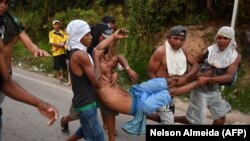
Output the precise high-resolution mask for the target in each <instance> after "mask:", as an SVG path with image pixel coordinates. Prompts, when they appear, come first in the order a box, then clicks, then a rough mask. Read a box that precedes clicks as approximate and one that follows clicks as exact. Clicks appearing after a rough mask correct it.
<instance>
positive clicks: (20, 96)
mask: <svg viewBox="0 0 250 141" xmlns="http://www.w3.org/2000/svg"><path fill="white" fill-rule="evenodd" d="M1 89H2V91H3V92H4V93H5V95H7V96H8V97H10V98H12V99H14V100H17V101H20V102H23V103H26V104H29V105H31V106H34V107H37V108H38V110H39V112H40V113H41V114H42V115H44V116H45V117H47V118H48V119H49V122H48V125H52V124H53V123H54V122H55V120H56V119H57V118H58V111H57V109H56V108H55V107H54V106H52V105H50V104H49V103H46V102H44V101H42V100H41V99H39V98H37V97H35V96H33V95H32V94H30V93H29V92H28V91H26V90H25V89H24V88H22V87H21V86H20V85H19V84H18V83H16V82H15V81H14V80H12V79H10V81H7V82H5V83H4V84H3V85H2V87H1Z"/></svg>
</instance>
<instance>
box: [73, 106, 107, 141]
mask: <svg viewBox="0 0 250 141" xmlns="http://www.w3.org/2000/svg"><path fill="white" fill-rule="evenodd" d="M78 115H79V118H80V123H81V127H79V128H78V130H77V131H76V136H78V137H80V138H84V139H85V140H87V141H104V134H103V130H102V127H101V126H100V123H99V121H98V118H97V108H96V107H94V108H92V109H89V110H86V111H82V112H78Z"/></svg>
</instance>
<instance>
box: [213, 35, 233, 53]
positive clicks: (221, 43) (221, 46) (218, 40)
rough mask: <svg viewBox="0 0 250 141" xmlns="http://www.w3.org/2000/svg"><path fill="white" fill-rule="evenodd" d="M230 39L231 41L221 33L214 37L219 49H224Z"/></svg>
mask: <svg viewBox="0 0 250 141" xmlns="http://www.w3.org/2000/svg"><path fill="white" fill-rule="evenodd" d="M230 41H231V39H230V38H227V37H224V36H222V35H218V36H217V37H216V43H217V45H218V48H219V50H220V51H223V50H225V49H226V48H227V47H228V45H229V43H230Z"/></svg>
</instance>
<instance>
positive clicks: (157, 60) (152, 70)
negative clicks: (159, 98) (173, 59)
mask: <svg viewBox="0 0 250 141" xmlns="http://www.w3.org/2000/svg"><path fill="white" fill-rule="evenodd" d="M163 52H164V50H162V47H158V48H157V49H156V50H155V51H154V53H153V54H152V56H151V57H150V60H149V63H148V77H149V78H155V77H157V76H156V72H157V70H158V69H159V67H160V65H161V59H162V56H163Z"/></svg>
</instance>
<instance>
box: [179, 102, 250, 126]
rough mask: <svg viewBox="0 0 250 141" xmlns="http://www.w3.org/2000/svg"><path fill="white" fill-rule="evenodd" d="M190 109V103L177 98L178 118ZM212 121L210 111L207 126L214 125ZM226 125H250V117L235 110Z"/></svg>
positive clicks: (230, 114)
mask: <svg viewBox="0 0 250 141" xmlns="http://www.w3.org/2000/svg"><path fill="white" fill-rule="evenodd" d="M187 107H188V102H183V100H181V99H178V98H176V114H175V115H176V116H182V115H183V114H185V112H186V110H187ZM212 122H213V121H212V119H211V115H210V113H209V111H207V124H212ZM225 124H226V125H250V115H247V114H244V113H241V112H239V111H235V110H233V111H232V112H231V113H228V114H227V115H226V123H225Z"/></svg>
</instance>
